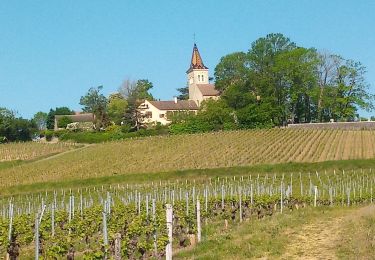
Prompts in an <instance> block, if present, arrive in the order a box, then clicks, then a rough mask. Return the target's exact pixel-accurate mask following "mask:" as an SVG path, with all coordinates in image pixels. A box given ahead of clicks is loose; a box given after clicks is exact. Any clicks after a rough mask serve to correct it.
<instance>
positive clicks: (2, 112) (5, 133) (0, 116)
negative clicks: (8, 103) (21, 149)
mask: <svg viewBox="0 0 375 260" xmlns="http://www.w3.org/2000/svg"><path fill="white" fill-rule="evenodd" d="M35 131H36V125H35V123H34V122H33V121H32V120H27V119H23V118H21V117H17V116H16V113H15V112H14V111H11V110H9V109H6V108H0V142H3V141H29V140H31V137H32V135H33V134H34V133H35Z"/></svg>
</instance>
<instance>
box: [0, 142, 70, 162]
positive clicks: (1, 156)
mask: <svg viewBox="0 0 375 260" xmlns="http://www.w3.org/2000/svg"><path fill="white" fill-rule="evenodd" d="M75 147H76V146H75V145H73V144H69V143H53V144H49V143H38V142H27V143H9V144H1V145H0V162H5V161H14V160H32V159H36V158H39V157H44V156H48V155H53V154H58V153H62V152H65V151H69V150H71V149H74V148H75Z"/></svg>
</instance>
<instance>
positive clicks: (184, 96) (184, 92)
mask: <svg viewBox="0 0 375 260" xmlns="http://www.w3.org/2000/svg"><path fill="white" fill-rule="evenodd" d="M177 91H178V92H179V93H180V94H179V95H178V96H177V98H178V99H179V100H188V99H189V87H188V86H186V87H183V88H178V89H177Z"/></svg>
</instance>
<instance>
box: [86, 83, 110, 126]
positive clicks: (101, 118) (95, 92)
mask: <svg viewBox="0 0 375 260" xmlns="http://www.w3.org/2000/svg"><path fill="white" fill-rule="evenodd" d="M102 89H103V86H99V87H96V88H94V87H93V88H90V89H89V90H88V92H87V93H86V95H84V96H82V97H81V99H80V101H79V104H80V105H82V106H83V111H84V112H87V113H93V114H94V115H95V126H96V128H97V129H99V128H101V127H105V126H107V125H108V123H109V120H108V116H107V98H106V97H105V96H104V95H103V94H102V93H100V91H101V90H102Z"/></svg>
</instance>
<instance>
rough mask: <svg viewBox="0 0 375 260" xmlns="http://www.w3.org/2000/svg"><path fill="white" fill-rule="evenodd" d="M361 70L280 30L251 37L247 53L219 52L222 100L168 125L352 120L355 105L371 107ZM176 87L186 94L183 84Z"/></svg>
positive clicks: (196, 127)
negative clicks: (295, 39) (305, 44)
mask: <svg viewBox="0 0 375 260" xmlns="http://www.w3.org/2000/svg"><path fill="white" fill-rule="evenodd" d="M365 72H366V70H365V67H364V66H363V65H362V64H361V63H360V62H355V61H352V60H346V59H344V58H342V57H340V56H338V55H334V54H328V53H321V52H318V51H317V50H315V49H313V48H304V47H300V46H297V45H296V44H295V43H294V42H292V41H291V40H290V39H289V38H287V37H285V36H284V35H282V34H269V35H267V36H266V37H262V38H259V39H258V40H256V41H255V42H253V43H252V45H251V47H250V49H249V51H248V52H247V53H245V52H235V53H232V54H228V55H226V56H224V57H222V58H221V60H220V62H219V64H218V65H217V66H216V68H215V81H216V82H215V87H216V89H217V90H219V91H220V92H221V100H219V101H210V104H206V105H203V106H202V107H201V110H200V111H199V112H198V114H197V117H193V116H190V117H187V118H185V120H184V121H178V122H176V121H174V125H172V127H171V130H172V133H181V132H184V133H196V132H206V131H213V130H222V129H238V128H264V127H272V126H284V125H286V124H287V123H307V122H328V121H330V120H331V119H333V120H335V121H353V120H355V119H356V118H358V115H357V110H358V108H361V109H365V110H368V111H370V110H372V109H373V100H374V96H373V95H372V94H370V93H369V92H368V84H367V83H366V81H365V78H364V76H365ZM178 91H179V92H180V93H181V94H182V96H183V95H184V94H186V88H181V89H178ZM215 106H216V107H218V108H221V110H217V109H215ZM228 115H231V116H228ZM218 116H219V117H220V120H219V121H218V120H217V119H218Z"/></svg>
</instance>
